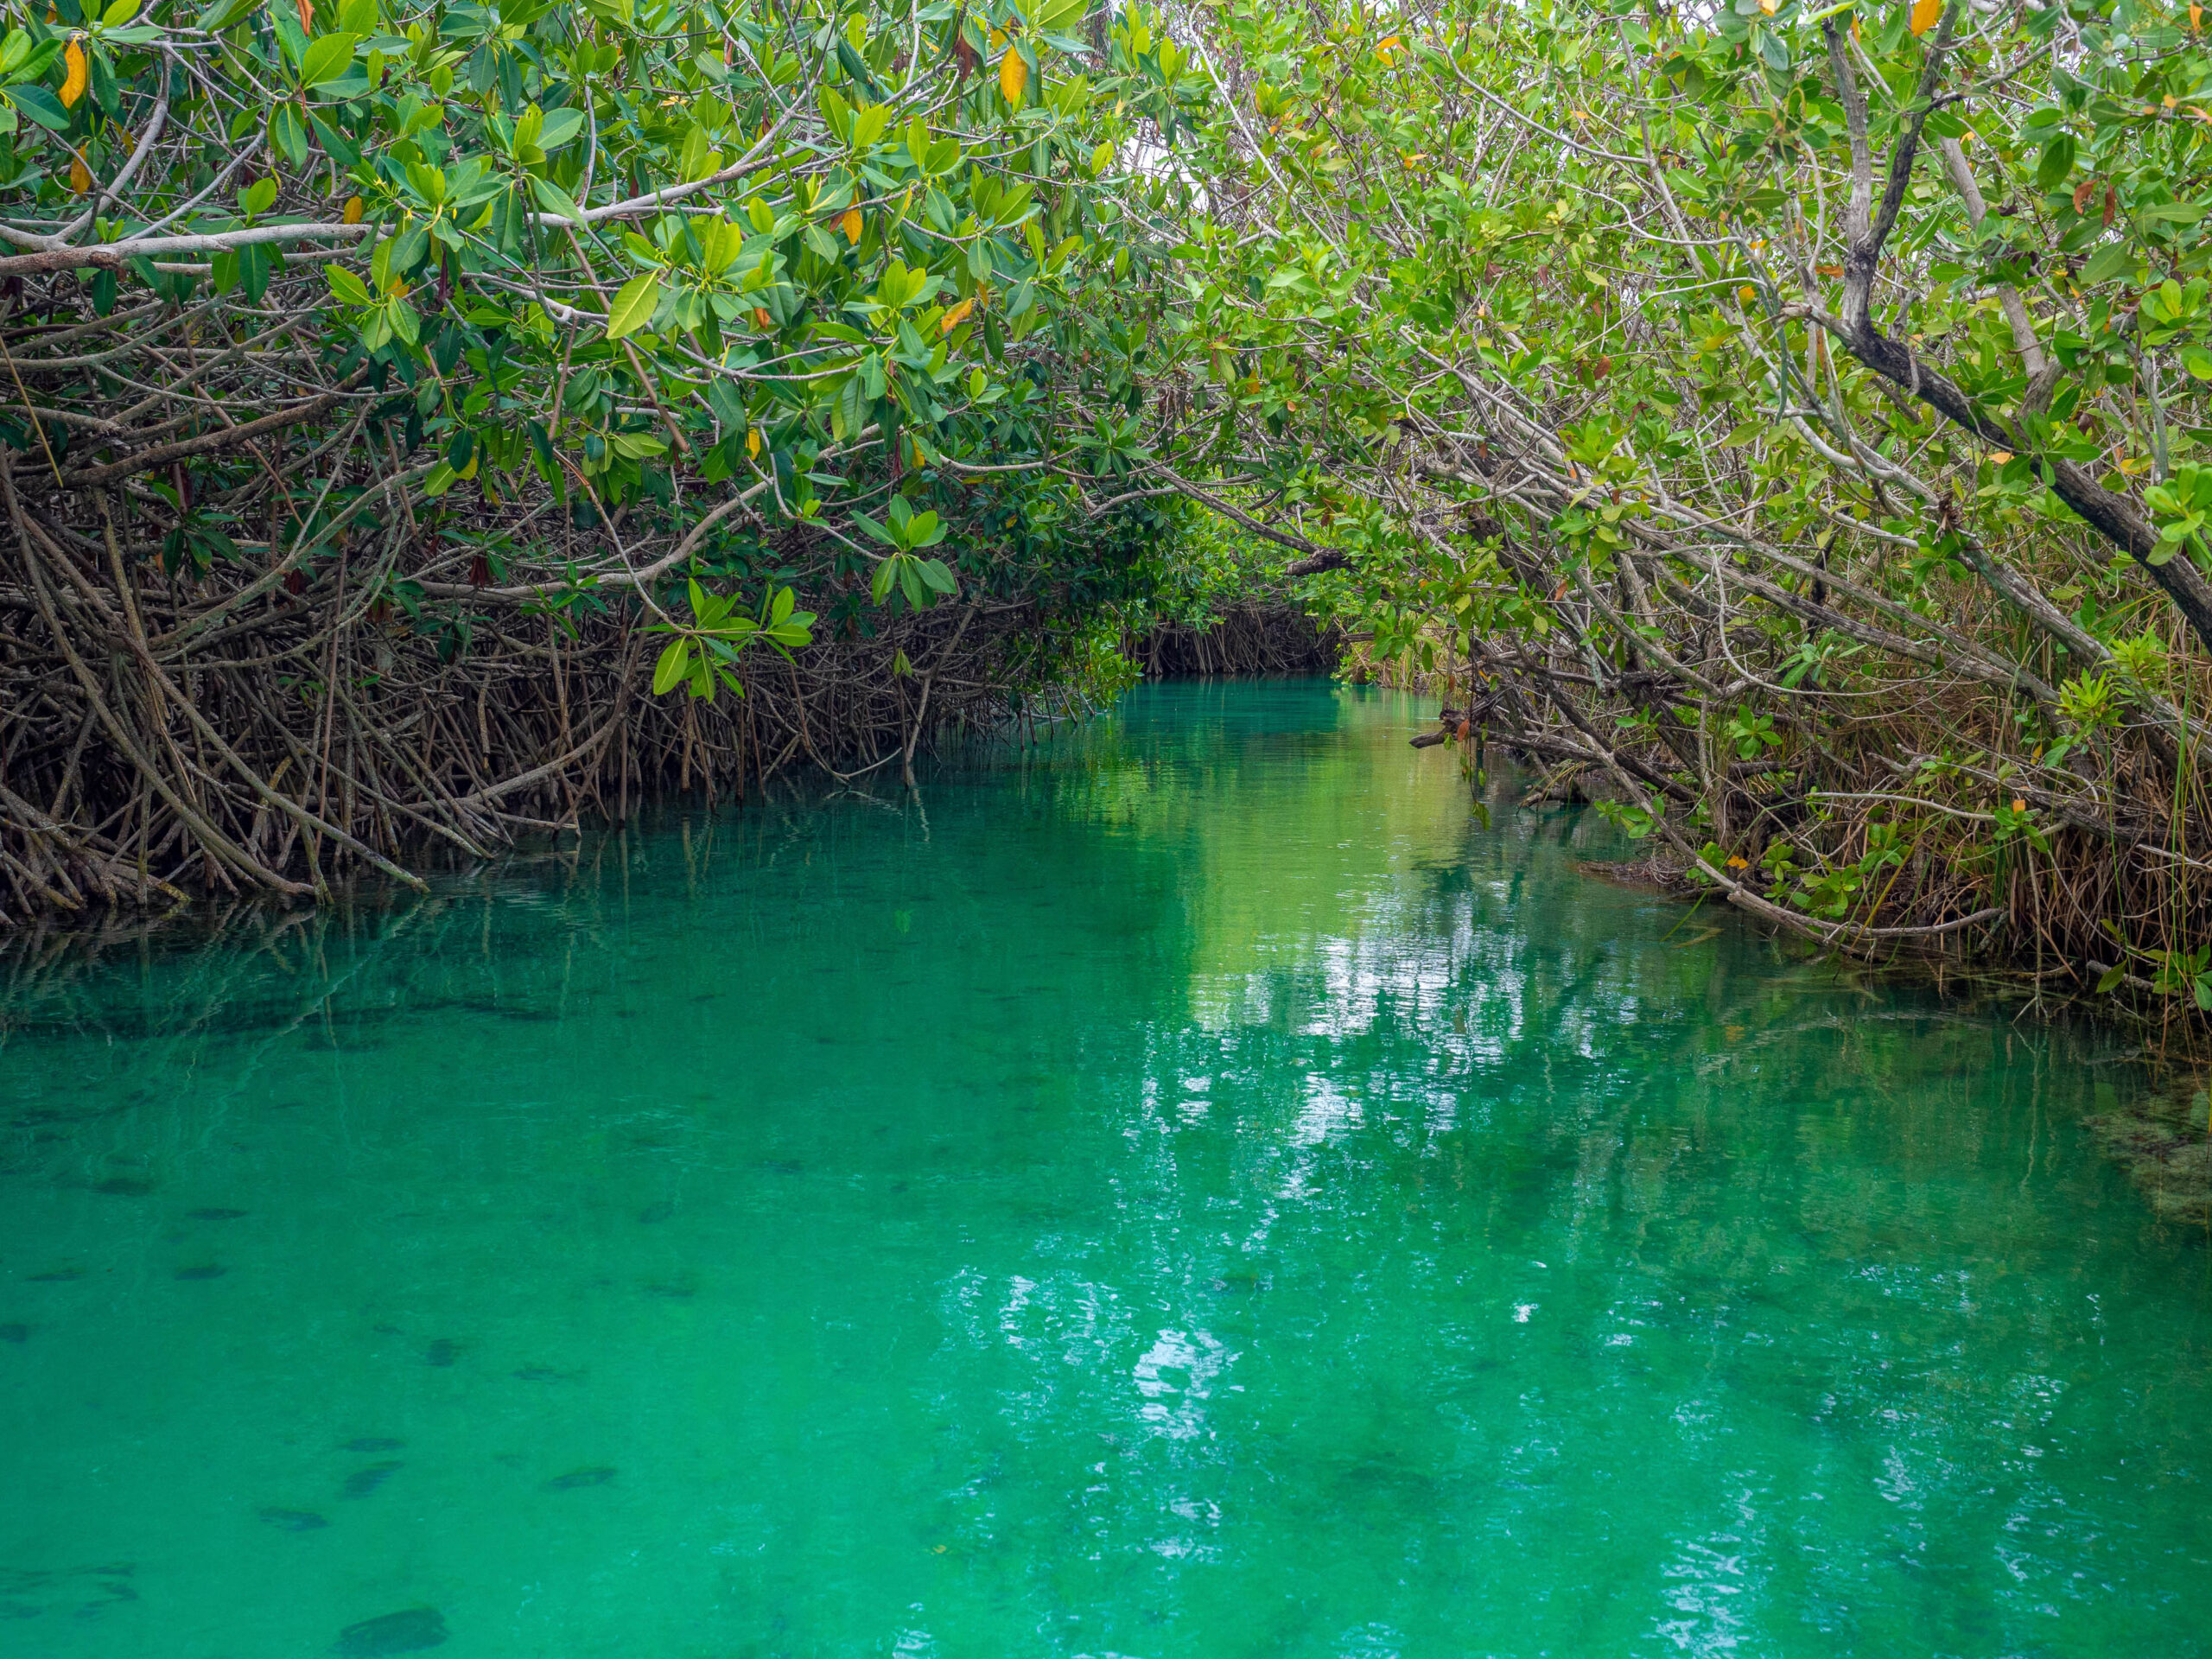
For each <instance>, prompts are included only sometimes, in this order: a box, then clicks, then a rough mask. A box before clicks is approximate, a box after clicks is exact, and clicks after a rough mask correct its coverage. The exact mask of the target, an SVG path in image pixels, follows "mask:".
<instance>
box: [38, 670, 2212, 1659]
mask: <svg viewBox="0 0 2212 1659" xmlns="http://www.w3.org/2000/svg"><path fill="white" fill-rule="evenodd" d="M1422 714H1423V706H1421V705H1417V704H1415V703H1414V702H1410V701H1408V700H1405V699H1402V698H1398V697H1395V696H1390V695H1388V694H1383V693H1379V692H1373V691H1357V690H1337V689H1333V688H1332V687H1330V686H1327V685H1325V684H1323V683H1288V684H1282V683H1276V684H1243V685H1228V686H1222V685H1208V686H1190V685H1176V686H1166V687H1160V688H1154V689H1147V690H1142V691H1140V692H1138V693H1135V694H1134V695H1133V696H1131V697H1130V698H1129V699H1128V701H1127V702H1125V703H1124V704H1123V705H1122V709H1120V711H1119V712H1118V713H1117V714H1116V716H1115V717H1114V718H1113V719H1111V720H1110V721H1106V722H1103V723H1102V724H1100V725H1098V726H1096V727H1095V728H1091V729H1090V730H1088V731H1086V732H1084V733H1081V734H1075V735H1072V736H1065V737H1062V738H1061V739H1059V740H1058V741H1056V742H1055V743H1053V744H1052V745H1050V746H1047V747H1045V748H1043V749H1040V750H1038V751H1033V752H1032V753H1029V754H1027V755H1026V756H1020V755H1001V756H1000V757H998V758H997V759H995V760H982V761H977V762H974V763H971V764H969V765H968V766H965V767H956V768H950V769H948V770H947V771H945V772H942V773H940V774H939V775H938V777H937V778H936V779H933V780H931V781H930V782H928V783H927V784H926V785H925V791H924V793H923V796H922V801H921V804H920V805H919V806H916V805H913V804H908V803H907V802H906V800H905V799H904V798H903V797H902V796H901V794H900V792H899V791H897V790H895V789H893V788H891V787H889V786H888V785H885V786H881V787H879V788H878V789H877V790H876V791H875V798H866V797H862V796H846V797H843V798H837V799H832V800H829V801H828V802H826V803H823V804H816V805H813V806H810V807H809V808H806V809H804V810H801V809H797V808H790V807H771V808H766V809H762V808H759V807H754V808H749V809H747V810H745V811H742V812H740V813H736V814H726V815H724V816H722V817H720V818H719V819H716V820H714V821H712V822H711V823H709V821H708V820H706V819H705V818H703V817H695V818H694V819H692V820H691V821H690V823H688V824H685V823H677V822H674V821H671V823H670V824H669V825H668V827H665V828H664V829H657V830H655V831H653V832H652V833H649V834H644V835H632V836H629V837H627V838H614V839H610V840H607V841H605V842H601V843H596V844H594V846H591V847H588V848H587V849H585V852H584V855H583V857H582V860H581V861H580V862H579V864H578V865H577V867H576V868H574V869H571V868H568V867H567V866H566V865H564V864H563V863H561V862H558V861H550V862H543V863H538V864H535V865H527V864H525V865H518V866H516V867H515V868H512V869H510V870H508V871H505V872H503V873H500V874H496V875H494V876H493V877H492V878H490V879H488V880H476V881H474V882H461V881H456V882H454V883H452V884H450V885H449V887H448V888H447V889H446V890H445V891H443V892H442V893H441V894H440V895H439V896H438V897H437V898H436V899H434V900H433V901H430V902H427V903H422V904H416V905H413V906H403V907H402V908H400V909H399V910H397V911H396V912H392V913H391V914H390V915H385V916H381V917H372V918H365V919H361V920H359V921H357V922H355V923H353V924H347V923H344V922H324V923H321V924H306V925H302V926H301V927H299V928H297V929H296V930H294V931H292V932H290V933H289V934H286V935H284V936H283V937H282V938H280V939H279V940H278V941H277V943H276V944H274V945H273V946H271V947H270V948H269V949H267V950H260V951H257V952H256V951H251V950H245V949H244V948H241V947H238V946H233V945H228V944H220V945H217V946H213V947H207V948H202V949H199V950H174V951H168V952H161V953H155V954H152V955H150V956H149V957H147V958H146V959H145V960H144V961H143V963H142V962H141V961H140V959H139V958H137V957H135V956H131V955H130V954H129V953H124V954H123V955H121V956H119V957H117V958H115V959H113V960H111V961H110V962H108V963H106V964H105V965H104V966H103V967H101V968H100V969H99V971H98V972H96V973H94V974H92V975H91V976H89V977H87V976H81V975H80V976H79V977H78V978H77V979H76V980H75V981H73V982H67V983H64V984H62V985H61V986H60V988H54V989H48V990H44V991H41V990H40V989H38V988H37V987H36V985H35V984H33V983H32V982H29V981H28V980H26V981H22V982H19V985H20V988H19V989H18V990H17V991H16V993H15V994H14V996H13V999H12V1001H11V1002H10V1006H8V1007H7V1008H6V1009H5V1014H6V1016H7V1018H8V1020H9V1021H10V1025H11V1027H12V1029H11V1030H10V1034H9V1035H8V1037H7V1039H6V1042H5V1045H4V1046H0V1402H4V1408H0V1656H6V1659H31V1656H37V1659H80V1656H103V1659H106V1656H162V1659H292V1656H310V1655H321V1654H327V1653H331V1652H338V1653H341V1654H342V1653H383V1652H399V1651H419V1650H425V1649H423V1646H422V1645H421V1644H423V1643H431V1642H437V1643H439V1645H438V1647H437V1651H438V1653H439V1654H440V1655H441V1656H442V1659H443V1656H451V1659H475V1656H484V1659H512V1656H544V1659H600V1656H606V1659H736V1656H774V1655H789V1656H848V1655H852V1656H859V1655H883V1656H893V1655H898V1656H924V1655H927V1656H938V1659H1027V1656H1077V1655H1089V1656H1096V1659H1106V1656H1122V1659H1185V1656H1187V1659H1236V1656H1253V1659H1259V1656H1288V1659H1307V1656H1313V1659H1338V1656H1344V1659H1350V1656H1363V1659H1382V1656H1388V1655H1401V1656H1405V1659H1415V1656H1421V1659H1427V1656H1452V1659H1459V1656H1482V1655H1495V1656H1537V1655H1555V1656H1573V1659H1585V1656H1609V1655H1642V1654H1652V1655H1673V1654H1694V1655H1722V1654H1736V1655H1743V1656H1760V1659H1766V1656H1821V1659H1834V1656H1839V1655H1868V1656H1875V1655H1879V1656H1908V1655H1910V1656H1918V1655H1938V1654H1941V1655H1959V1656H1977V1659H1979V1656H2061V1655H2064V1656H2084V1659H2088V1656H2113V1655H2128V1656H2132V1655H2134V1654H2137V1653H2139V1652H2140V1653H2145V1654H2158V1655H2162V1656H2184V1655H2198V1654H2205V1653H2212V1617H2208V1616H2209V1615H2212V1538H2208V1517H2209V1516H2212V1506H2209V1505H2208V1503H2207V1497H2208V1494H2207V1491H2206V1486H2205V1476H2206V1473H2207V1471H2208V1465H2212V1373H2208V1366H2207V1353H2208V1338H2212V1322H2209V1321H2208V1313H2212V1279H2208V1269H2207V1260H2208V1251H2207V1249H2206V1247H2205V1245H2204V1243H2203V1241H2202V1236H2196V1235H2191V1234H2190V1233H2189V1232H2188V1231H2187V1230H2181V1229H2177V1228H2173V1227H2171V1226H2163V1225H2161V1224H2159V1223H2158V1221H2157V1220H2156V1218H2155V1217H2153V1216H2152V1213H2151V1211H2149V1210H2148V1209H2147V1208H2146V1207H2145V1205H2144V1204H2143V1203H2142V1201H2141V1200H2140V1198H2139V1197H2138V1195H2137V1194H2136V1193H2135V1192H2134V1191H2133V1189H2132V1188H2131V1187H2130V1186H2129V1185H2127V1183H2126V1180H2125V1179H2123V1178H2122V1176H2121V1175H2120V1173H2117V1172H2116V1171H2115V1170H2114V1169H2113V1167H2112V1166H2110V1165H2108V1164H2107V1162H2105V1161H2104V1160H2102V1159H2101V1157H2100V1156H2099V1155H2098V1154H2097V1153H2096V1152H2095V1150H2094V1145H2093V1142H2092V1140H2091V1137H2090V1135H2089V1134H2088V1131H2087V1130H2086V1129H2085V1128H2083V1127H2082V1120H2083V1118H2084V1116H2085V1115H2087V1114H2088V1113H2091V1112H2094V1111H2097V1110H2100V1109H2108V1108H2110V1107H2112V1106H2113V1105H2114V1104H2118V1103H2125V1102H2126V1100H2127V1098H2128V1097H2129V1095H2130V1092H2131V1091H2132V1090H2140V1089H2141V1088H2143V1087H2144V1086H2145V1085H2144V1084H2143V1083H2142V1082H2141V1080H2140V1079H2139V1077H2138V1076H2137V1075H2136V1074H2135V1072H2134V1071H2133V1068H2132V1067H2131V1066H2129V1065H2126V1064H2124V1063H2121V1062H2120V1060H2119V1058H2118V1057H2117V1052H2116V1051H2115V1050H2114V1049H2113V1048H2110V1047H2106V1046H2101V1039H2096V1038H2094V1036H2093V1035H2086V1034H2083V1033H2080V1032H2069V1031H2063V1030H2062V1031H2059V1032H2056V1033H2053V1032H2050V1031H2044V1030H2037V1029H2035V1028H2032V1027H2025V1026H2020V1027H2015V1026H2012V1025H2010V1024H2008V1023H2007V1022H2006V1021H2005V1019H2004V1018H2002V1017H2001V1016H2000V1015H1998V1014H1986V1015H1985V1014H1979V1013H1974V1012H1972V1011H1968V1010H1964V1009H1962V1008H1961V1007H1957V1006H1955V1005H1952V1006H1946V1005H1944V1004H1942V1003H1940V1002H1938V1001H1936V999H1934V998H1933V997H1932V996H1930V995H1927V994H1924V993H1922V992H1917V991H1910V990H1901V989H1896V988H1883V987H1879V986H1876V987H1871V988H1861V987H1857V986H1854V985H1853V984H1852V983H1851V982H1848V981H1847V980H1846V979H1844V978H1842V977H1840V976H1839V975H1838V974H1837V973H1836V972H1835V971H1834V970H1833V969H1829V968H1826V967H1822V966H1821V965H1819V964H1817V963H1812V962H1809V961H1808V960H1806V959H1805V958H1804V957H1803V956H1802V953H1801V952H1798V951H1796V950H1791V949H1788V948H1784V947H1781V946H1777V945H1775V944H1770V943H1767V942H1765V941H1764V940H1762V939H1761V938H1759V937H1758V934H1757V933H1756V932H1755V931H1753V930H1752V929H1751V928H1750V927H1748V926H1747V925H1743V924H1742V923H1741V922H1739V921H1738V920H1736V919H1733V918H1729V917H1727V916H1725V915H1723V916H1717V917H1716V916H1710V915H1700V916H1698V917H1694V918H1688V917H1686V912H1685V911H1684V909H1683V907H1681V906H1678V905H1675V904H1673V903H1669V902H1666V901H1662V900H1660V899H1654V898H1650V897H1647V896H1643V895H1641V894H1639V893H1634V892H1631V891H1629V890H1626V889H1624V888H1622V887H1616V886H1612V885H1609V884H1606V883H1604V882H1601V881H1599V880H1592V879H1591V878H1589V877H1587V876H1586V875H1582V874H1576V872H1575V868H1574V866H1575V864H1576V862H1577V861H1579V860H1580V859H1582V858H1584V857H1586V856H1589V855H1591V854H1592V852H1594V851H1604V850H1605V849H1607V848H1608V847H1609V846H1610V843H1609V842H1607V840H1606V832H1605V826H1603V825H1602V824H1601V823H1598V822H1597V821H1596V820H1594V819H1592V818H1590V817H1586V816H1582V815H1578V814H1574V813H1570V812H1566V811H1562V810H1547V811H1518V810H1506V811H1504V812H1503V813H1502V814H1501V816H1500V817H1499V821H1498V824H1497V828H1496V829H1493V830H1490V831H1484V830H1483V829H1478V827H1477V826H1476V825H1475V824H1473V823H1471V822H1470V819H1469V815H1468V812H1467V810H1466V797H1465V785H1464V784H1463V783H1462V782H1461V781H1460V780H1459V778H1458V777H1457V776H1456V775H1455V772H1454V763H1453V761H1452V759H1451V757H1450V756H1448V755H1446V754H1443V753H1437V752H1433V751H1430V752H1422V753H1415V752H1413V751H1410V750H1408V748H1407V747H1406V743H1405V739H1406V736H1407V735H1408V734H1409V733H1410V732H1411V731H1412V730H1414V729H1415V728H1416V726H1417V724H1418V722H1419V721H1420V720H1421V716H1422ZM372 1621H378V1622H372ZM341 1632H349V1633H348V1634H344V1635H341Z"/></svg>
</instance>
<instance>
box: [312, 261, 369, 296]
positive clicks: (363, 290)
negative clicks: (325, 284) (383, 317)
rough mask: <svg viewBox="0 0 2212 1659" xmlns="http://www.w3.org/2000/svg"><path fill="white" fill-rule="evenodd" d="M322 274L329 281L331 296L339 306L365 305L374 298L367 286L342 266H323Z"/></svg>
mask: <svg viewBox="0 0 2212 1659" xmlns="http://www.w3.org/2000/svg"><path fill="white" fill-rule="evenodd" d="M322 274H323V275H324V276H325V277H328V278H329V279H330V293H331V296H332V297H333V298H334V299H335V300H336V301H337V302H339V303H340V305H367V304H369V303H370V302H371V301H372V299H373V297H374V296H372V295H371V294H370V292H369V285H368V284H367V283H365V282H363V281H362V280H361V279H360V278H359V277H356V276H355V275H354V274H353V272H352V271H350V270H346V267H345V266H343V265H325V266H324V267H323V268H322Z"/></svg>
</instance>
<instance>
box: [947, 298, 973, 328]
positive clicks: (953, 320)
mask: <svg viewBox="0 0 2212 1659" xmlns="http://www.w3.org/2000/svg"><path fill="white" fill-rule="evenodd" d="M975 308H976V302H975V301H974V300H973V299H966V300H963V301H961V302H960V303H959V304H957V305H956V306H954V307H953V308H952V309H951V310H950V311H948V312H946V313H945V314H944V332H945V333H946V334H950V333H951V332H952V331H953V330H954V329H956V328H957V327H959V326H960V325H961V324H962V323H963V322H965V321H968V314H969V312H970V311H973V310H974V309H975Z"/></svg>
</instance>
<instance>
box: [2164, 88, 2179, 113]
mask: <svg viewBox="0 0 2212 1659" xmlns="http://www.w3.org/2000/svg"><path fill="white" fill-rule="evenodd" d="M2180 102H2181V100H2180V99H2177V98H2176V97H2175V96H2174V95H2173V94H2172V93H2171V92H2168V93H2167V94H2166V97H2165V105H2166V107H2167V108H2168V109H2170V110H2171V108H2173V106H2174V105H2177V104H2178V103H2180Z"/></svg>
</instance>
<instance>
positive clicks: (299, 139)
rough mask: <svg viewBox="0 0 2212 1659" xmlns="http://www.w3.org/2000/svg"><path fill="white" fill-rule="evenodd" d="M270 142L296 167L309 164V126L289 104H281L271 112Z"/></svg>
mask: <svg viewBox="0 0 2212 1659" xmlns="http://www.w3.org/2000/svg"><path fill="white" fill-rule="evenodd" d="M269 142H270V144H271V145H273V146H274V147H275V148H276V149H277V152H278V153H279V154H280V155H282V156H283V157H284V159H285V160H286V161H288V162H291V164H292V165H293V166H294V167H305V166H306V165H307V164H308V130H307V124H306V123H304V122H302V120H301V119H300V112H299V111H298V110H296V109H295V108H294V107H293V106H292V105H290V104H289V103H283V104H279V105H277V107H276V108H275V109H274V110H272V111H270V115H269Z"/></svg>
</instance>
